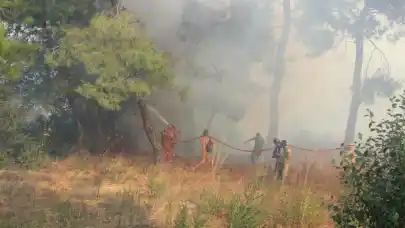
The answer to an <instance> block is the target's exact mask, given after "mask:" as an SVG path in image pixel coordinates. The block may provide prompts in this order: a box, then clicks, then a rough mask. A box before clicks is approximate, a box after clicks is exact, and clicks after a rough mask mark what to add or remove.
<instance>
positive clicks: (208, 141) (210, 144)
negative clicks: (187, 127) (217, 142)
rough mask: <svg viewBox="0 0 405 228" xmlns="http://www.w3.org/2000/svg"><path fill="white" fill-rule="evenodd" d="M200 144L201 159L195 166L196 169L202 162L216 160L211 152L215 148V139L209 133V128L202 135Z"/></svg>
mask: <svg viewBox="0 0 405 228" xmlns="http://www.w3.org/2000/svg"><path fill="white" fill-rule="evenodd" d="M200 146H201V161H200V163H198V164H197V166H196V167H194V169H193V170H196V169H197V168H198V167H200V166H201V165H202V164H205V163H206V162H207V161H209V162H214V161H213V159H212V158H211V153H212V151H213V149H214V141H213V140H212V138H211V136H209V135H208V129H205V130H204V131H203V133H202V135H201V136H200Z"/></svg>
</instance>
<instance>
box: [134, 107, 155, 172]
mask: <svg viewBox="0 0 405 228" xmlns="http://www.w3.org/2000/svg"><path fill="white" fill-rule="evenodd" d="M138 107H139V111H140V114H141V118H142V123H143V130H144V131H145V134H146V137H147V138H148V141H149V143H150V145H151V146H152V159H153V163H154V164H156V163H157V160H158V152H159V149H158V145H157V144H156V141H155V139H156V137H155V136H156V134H155V131H154V130H153V127H152V124H151V123H150V116H149V111H148V108H147V107H146V104H145V102H144V101H143V100H142V99H139V100H138Z"/></svg>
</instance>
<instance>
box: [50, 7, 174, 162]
mask: <svg viewBox="0 0 405 228" xmlns="http://www.w3.org/2000/svg"><path fill="white" fill-rule="evenodd" d="M48 61H49V62H50V63H52V65H53V66H59V67H68V68H75V67H77V66H81V65H82V66H83V67H82V68H83V71H82V72H78V73H79V74H76V75H75V77H77V79H76V80H80V83H79V84H78V86H77V87H76V88H74V89H75V92H76V93H77V94H79V95H81V96H84V97H85V98H87V99H90V100H94V101H96V102H97V104H98V105H100V106H101V107H104V108H107V109H111V110H117V109H120V107H121V104H122V102H123V101H126V100H130V99H131V98H132V99H134V98H135V101H136V102H137V103H138V106H139V108H140V110H141V114H142V117H143V123H144V130H145V132H146V134H147V136H148V139H149V141H150V143H151V145H152V148H153V157H154V160H155V162H156V157H157V145H155V138H154V135H153V132H152V130H153V129H152V127H151V124H150V123H149V122H148V121H149V120H148V119H147V116H148V115H147V114H146V113H147V110H146V108H145V103H144V102H145V101H144V99H143V98H144V97H146V96H148V95H149V94H151V93H152V92H153V90H154V89H155V88H164V87H167V86H170V84H171V79H172V75H171V73H170V65H169V61H168V57H167V56H166V55H165V53H163V52H160V51H157V50H156V48H155V47H154V45H153V43H152V42H151V41H150V40H149V39H148V37H146V36H145V34H144V33H143V31H142V30H141V29H140V26H139V25H138V24H137V22H136V20H135V18H134V17H133V16H132V15H131V14H129V13H127V12H121V13H120V14H119V15H117V16H116V17H109V16H106V15H103V14H99V15H97V16H95V17H94V18H93V19H92V20H91V21H90V25H89V26H88V27H85V28H70V29H66V31H65V36H64V37H63V38H62V39H61V41H60V47H59V49H58V50H56V51H54V52H52V53H50V55H49V56H48Z"/></svg>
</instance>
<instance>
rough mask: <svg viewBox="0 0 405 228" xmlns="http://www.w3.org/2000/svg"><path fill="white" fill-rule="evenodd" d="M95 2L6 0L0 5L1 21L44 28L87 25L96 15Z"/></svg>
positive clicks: (82, 0)
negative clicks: (49, 26)
mask: <svg viewBox="0 0 405 228" xmlns="http://www.w3.org/2000/svg"><path fill="white" fill-rule="evenodd" d="M96 11H97V9H96V6H95V0H53V1H49V0H6V1H2V2H1V3H0V19H2V20H4V21H6V22H10V23H17V24H30V25H33V26H38V27H43V26H44V25H45V21H46V22H47V23H48V24H50V25H52V26H60V25H66V24H70V25H85V24H86V23H88V21H89V19H90V18H91V17H92V16H93V15H94V14H95V13H96Z"/></svg>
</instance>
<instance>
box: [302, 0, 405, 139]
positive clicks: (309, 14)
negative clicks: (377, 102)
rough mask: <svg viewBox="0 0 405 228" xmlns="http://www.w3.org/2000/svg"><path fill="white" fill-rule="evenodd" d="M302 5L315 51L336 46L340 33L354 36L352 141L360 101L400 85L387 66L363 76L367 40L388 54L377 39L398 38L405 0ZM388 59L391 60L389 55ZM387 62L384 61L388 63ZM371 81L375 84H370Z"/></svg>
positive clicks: (309, 42) (308, 38)
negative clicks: (404, 0) (367, 76)
mask: <svg viewBox="0 0 405 228" xmlns="http://www.w3.org/2000/svg"><path fill="white" fill-rule="evenodd" d="M359 5H360V6H361V8H359ZM300 6H301V9H302V14H301V16H300V17H299V21H300V22H299V23H298V28H299V29H301V30H300V31H301V34H307V36H302V41H303V42H304V43H305V44H306V45H307V46H308V47H310V48H313V47H315V50H314V49H313V50H314V51H315V52H313V53H312V54H313V55H320V54H322V53H324V52H325V51H327V50H330V49H331V48H333V47H334V45H335V41H336V39H335V38H336V37H340V38H341V39H338V40H344V39H346V38H347V37H348V38H350V39H353V40H354V43H355V46H356V54H355V55H356V57H355V64H354V70H353V81H352V99H351V103H350V109H349V116H348V120H347V125H346V131H345V143H346V144H349V143H352V142H353V140H354V137H355V126H356V122H357V113H358V110H359V107H360V105H361V104H362V103H364V102H365V101H367V100H370V99H368V98H370V95H371V94H380V95H391V94H392V92H393V90H395V89H397V88H398V83H397V82H395V81H393V80H391V79H389V77H387V76H388V75H389V74H390V70H389V68H387V67H383V68H381V70H380V71H379V72H376V73H375V74H374V75H373V76H372V78H371V79H369V78H366V79H365V80H362V72H363V62H364V47H365V42H366V41H368V42H369V43H370V44H371V45H372V46H373V47H374V48H375V49H376V50H378V51H379V52H380V54H381V55H384V54H383V53H382V51H381V50H380V49H379V48H378V47H377V46H376V44H375V43H374V41H373V40H381V39H382V38H384V37H391V38H394V39H395V40H397V39H399V38H400V36H399V35H400V34H398V33H396V31H395V25H397V24H402V23H403V22H404V15H405V7H404V6H405V2H402V1H385V2H384V3H382V2H380V1H374V0H364V1H357V0H351V1H337V0H327V1H316V0H304V1H301V2H300ZM381 16H382V17H385V18H386V19H387V20H388V23H383V22H381V20H379V17H381ZM304 31H306V32H304ZM303 32H304V33H303ZM385 61H386V62H387V61H388V60H386V59H385ZM386 62H384V63H383V64H385V66H386V64H387V63H386ZM366 71H368V69H366ZM386 79H388V80H386ZM375 80H378V81H379V82H383V83H380V84H379V85H380V86H375V85H376V84H374V83H370V82H372V81H375ZM368 85H374V86H373V87H370V88H367V87H366V86H368ZM370 89H374V90H370ZM371 97H374V95H371Z"/></svg>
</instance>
